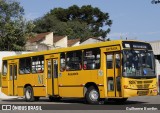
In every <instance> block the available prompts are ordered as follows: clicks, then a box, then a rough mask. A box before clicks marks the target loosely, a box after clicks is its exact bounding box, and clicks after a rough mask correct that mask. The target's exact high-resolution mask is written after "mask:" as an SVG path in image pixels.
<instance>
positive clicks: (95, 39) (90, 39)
mask: <svg viewBox="0 0 160 113" xmlns="http://www.w3.org/2000/svg"><path fill="white" fill-rule="evenodd" d="M102 41H103V40H102V39H100V38H98V37H89V38H87V39H85V40H83V41H82V42H81V43H80V44H81V45H84V44H91V43H98V42H102Z"/></svg>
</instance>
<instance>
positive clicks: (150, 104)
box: [0, 95, 160, 113]
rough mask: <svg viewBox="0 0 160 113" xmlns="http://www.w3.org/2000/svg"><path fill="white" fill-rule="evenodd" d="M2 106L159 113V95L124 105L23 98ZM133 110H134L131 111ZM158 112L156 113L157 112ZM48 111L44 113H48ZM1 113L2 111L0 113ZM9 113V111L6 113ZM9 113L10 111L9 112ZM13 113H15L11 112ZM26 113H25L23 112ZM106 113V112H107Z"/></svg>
mask: <svg viewBox="0 0 160 113" xmlns="http://www.w3.org/2000/svg"><path fill="white" fill-rule="evenodd" d="M2 105H12V106H13V105H14V106H41V109H42V110H48V111H49V112H51V111H52V110H55V111H56V113H61V112H63V113H75V111H74V110H76V111H77V113H84V111H85V113H94V112H98V113H106V112H105V110H108V111H110V112H112V113H114V112H116V113H117V111H118V113H121V111H123V112H122V113H124V111H125V112H128V110H127V109H130V111H129V112H135V109H139V108H144V107H146V108H147V109H148V108H149V109H150V108H154V109H152V111H150V110H151V109H150V110H148V111H145V110H140V112H142V113H143V112H144V111H145V113H146V112H155V113H159V110H160V95H158V96H141V97H132V98H129V99H128V100H127V101H126V102H125V103H123V104H122V103H115V102H111V101H108V100H106V101H105V103H104V104H102V105H87V104H85V103H84V101H83V100H82V99H62V100H61V101H59V102H50V101H49V99H48V98H40V100H39V101H36V102H25V100H24V99H23V98H19V99H17V98H14V99H12V98H10V99H0V109H2ZM133 108H134V109H133ZM156 109H157V110H158V111H157V110H156ZM91 110H92V111H91ZM48 111H47V112H46V113H48ZM70 111H72V112H70ZM0 112H2V111H0ZM8 112H9V111H8ZM10 112H11V111H10ZM12 112H15V113H16V111H12ZM23 112H26V111H23ZM32 112H34V113H40V112H38V111H32ZM107 113H108V112H107Z"/></svg>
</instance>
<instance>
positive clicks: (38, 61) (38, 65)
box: [32, 56, 44, 73]
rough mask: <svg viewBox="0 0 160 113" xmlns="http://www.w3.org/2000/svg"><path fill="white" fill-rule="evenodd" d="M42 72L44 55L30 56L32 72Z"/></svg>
mask: <svg viewBox="0 0 160 113" xmlns="http://www.w3.org/2000/svg"><path fill="white" fill-rule="evenodd" d="M43 72H44V56H36V57H32V73H43Z"/></svg>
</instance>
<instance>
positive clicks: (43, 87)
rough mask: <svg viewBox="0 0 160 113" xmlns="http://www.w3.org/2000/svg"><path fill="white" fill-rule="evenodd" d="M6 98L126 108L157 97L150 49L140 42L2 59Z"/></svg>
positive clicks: (48, 51) (147, 45)
mask: <svg viewBox="0 0 160 113" xmlns="http://www.w3.org/2000/svg"><path fill="white" fill-rule="evenodd" d="M1 81H2V88H1V90H2V92H3V93H4V94H6V95H9V96H24V97H25V100H26V101H29V102H30V101H37V100H39V98H40V97H49V99H50V100H53V101H54V100H58V99H60V98H70V97H73V98H74V97H75V98H84V99H85V100H86V102H88V103H89V104H97V103H99V101H101V100H104V99H106V98H107V99H109V100H114V101H116V102H124V101H126V100H127V99H128V98H129V97H134V96H145V95H146V96H155V95H157V93H158V92H157V80H156V74H155V60H154V55H153V51H152V48H151V45H150V44H148V43H146V42H140V41H127V40H126V41H123V40H115V41H106V42H100V43H95V44H88V45H81V46H75V47H68V48H58V49H54V50H47V51H42V52H35V53H29V54H22V55H17V56H10V57H5V58H3V63H2V77H1Z"/></svg>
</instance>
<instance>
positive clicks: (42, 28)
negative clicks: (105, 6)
mask: <svg viewBox="0 0 160 113" xmlns="http://www.w3.org/2000/svg"><path fill="white" fill-rule="evenodd" d="M34 23H35V25H36V27H35V28H34V32H37V33H41V32H50V31H52V32H54V34H57V35H68V37H69V38H70V39H72V38H82V39H84V38H87V37H92V36H93V37H99V36H101V37H103V38H105V37H106V36H107V33H109V32H110V26H111V24H112V21H111V20H110V19H109V14H108V13H104V12H102V11H100V9H99V8H93V7H92V6H91V5H87V6H82V7H78V6H76V5H73V6H71V7H69V8H68V9H63V8H55V9H53V10H51V11H50V12H49V13H48V14H46V15H45V16H44V17H42V18H39V19H37V20H35V22H34ZM102 27H103V29H102Z"/></svg>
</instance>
